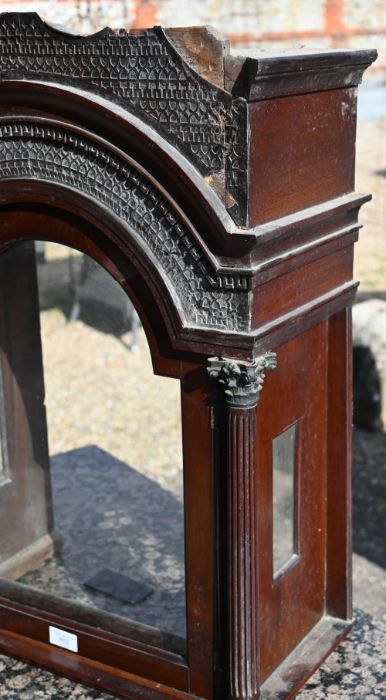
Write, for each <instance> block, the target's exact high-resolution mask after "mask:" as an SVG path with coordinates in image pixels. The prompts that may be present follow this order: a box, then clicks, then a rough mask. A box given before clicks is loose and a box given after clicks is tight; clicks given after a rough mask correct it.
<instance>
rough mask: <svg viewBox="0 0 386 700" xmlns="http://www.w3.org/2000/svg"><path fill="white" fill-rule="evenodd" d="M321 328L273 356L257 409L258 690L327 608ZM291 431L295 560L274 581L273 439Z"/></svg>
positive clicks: (324, 390) (323, 328) (323, 347)
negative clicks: (294, 438) (274, 366)
mask: <svg viewBox="0 0 386 700" xmlns="http://www.w3.org/2000/svg"><path fill="white" fill-rule="evenodd" d="M326 418H327V323H326V322H323V323H320V324H318V325H317V326H314V327H313V328H311V329H310V330H309V331H307V332H305V333H303V334H301V335H300V336H297V337H296V338H295V339H294V340H291V341H290V342H288V343H286V344H285V345H283V346H281V347H279V348H278V349H277V369H276V370H275V371H274V372H272V373H270V374H269V376H267V377H266V380H265V384H264V387H263V390H262V392H261V398H260V403H259V404H258V406H257V437H256V440H257V447H256V480H257V488H256V499H257V514H258V528H259V538H258V541H259V569H260V570H259V620H258V635H259V646H260V682H261V683H262V682H264V680H265V679H266V678H267V677H268V676H269V675H270V674H271V673H272V671H273V670H274V669H275V668H276V666H278V664H279V663H280V662H281V661H282V660H283V659H284V658H285V657H286V656H287V655H288V654H289V653H290V651H292V650H293V648H294V647H295V646H296V645H297V644H298V643H299V642H300V641H301V639H302V638H303V637H304V636H305V635H306V634H307V633H308V632H309V631H310V630H311V629H312V628H313V627H314V626H315V625H316V624H317V622H318V621H319V619H320V618H321V617H322V615H323V612H324V603H325V541H326V511H325V497H326V442H327V435H326V425H327V423H326ZM294 423H297V426H298V428H297V430H298V440H297V443H298V444H297V450H296V470H295V488H294V492H295V503H296V504H297V505H296V508H295V510H296V511H297V518H295V528H296V531H297V537H296V538H295V539H297V541H298V542H297V547H296V549H297V558H296V557H293V558H292V560H291V563H290V564H289V565H288V567H287V568H286V569H285V570H284V572H283V573H281V575H280V576H278V577H277V578H275V579H274V576H273V573H274V572H273V527H272V519H273V446H272V444H273V439H274V438H275V437H277V436H278V435H279V434H281V433H282V432H283V431H284V430H286V429H287V428H288V427H289V426H291V425H293V424H294Z"/></svg>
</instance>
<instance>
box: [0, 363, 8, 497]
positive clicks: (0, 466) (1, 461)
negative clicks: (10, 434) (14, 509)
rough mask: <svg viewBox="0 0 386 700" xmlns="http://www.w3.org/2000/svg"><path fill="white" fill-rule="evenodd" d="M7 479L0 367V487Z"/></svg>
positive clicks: (5, 436)
mask: <svg viewBox="0 0 386 700" xmlns="http://www.w3.org/2000/svg"><path fill="white" fill-rule="evenodd" d="M8 479H9V469H8V452H7V433H6V430H5V417H4V391H3V378H2V372H1V365H0V486H1V485H2V484H3V483H4V482H6V481H7V480H8Z"/></svg>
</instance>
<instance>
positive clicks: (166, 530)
mask: <svg viewBox="0 0 386 700" xmlns="http://www.w3.org/2000/svg"><path fill="white" fill-rule="evenodd" d="M25 245H26V246H28V245H31V244H29V243H26V244H25ZM17 250H18V251H19V252H18V255H19V256H20V246H18V249H17ZM15 254H16V250H15ZM10 256H11V253H10V251H8V253H7V257H8V263H7V264H8V265H9V264H10V262H11V257H10ZM36 259H37V276H38V290H39V303H40V314H39V315H40V329H41V339H42V349H43V364H44V385H45V404H46V409H47V425H48V442H49V460H48V455H47V468H46V469H45V467H44V445H45V440H46V437H45V435H46V433H45V421H44V408H43V407H42V406H40V407H39V405H38V404H39V401H37V400H36V402H35V404H34V409H33V411H35V414H36V413H38V412H39V411H40V410H42V411H43V413H42V416H43V418H40V419H39V420H38V419H37V418H36V417H35V418H34V420H33V421H32V426H31V420H30V421H29V425H30V426H31V427H30V429H31V433H32V442H33V443H34V450H33V453H34V455H35V456H34V459H36V463H33V464H32V466H30V467H28V469H30V470H32V471H34V470H35V475H36V474H37V473H38V472H39V474H40V477H39V478H41V473H42V472H44V471H46V472H47V473H46V482H45V487H44V488H45V494H44V496H42V493H41V492H40V493H38V490H37V489H32V488H30V489H29V495H28V503H25V504H24V506H22V508H23V513H20V520H23V522H24V525H23V526H24V527H27V528H28V511H29V512H30V513H32V512H33V511H34V510H35V511H39V513H42V512H45V513H46V520H45V532H44V527H43V525H41V526H40V531H39V533H37V534H38V535H39V537H40V538H41V537H42V536H43V540H44V536H46V539H45V540H44V541H45V542H47V536H48V539H49V537H50V536H51V535H53V539H54V542H55V548H54V552H53V553H52V552H48V555H46V557H45V558H44V557H43V560H42V556H41V555H40V562H39V561H36V559H37V558H39V557H36V556H35V559H34V558H33V557H31V559H30V561H29V562H28V558H27V562H26V560H25V552H26V551H27V549H28V547H30V546H32V548H33V547H35V544H36V542H37V541H38V537H36V538H35V539H34V541H33V542H31V544H29V543H27V545H28V546H27V549H26V548H25V547H23V550H22V546H21V545H19V549H17V548H16V551H15V553H13V552H12V556H13V558H12V561H15V557H16V559H17V558H18V557H19V560H20V558H22V559H23V565H22V566H21V567H20V566H19V568H17V567H16V574H15V568H13V569H12V571H11V570H10V569H9V571H10V573H9V575H7V574H6V573H5V574H4V573H3V579H2V580H1V582H0V592H2V593H3V594H5V595H7V596H8V597H13V598H15V599H17V600H25V601H28V602H30V603H32V604H33V605H35V606H37V607H40V606H42V607H44V608H46V609H52V610H53V611H54V612H57V613H58V612H62V613H63V614H66V615H67V616H70V617H74V618H76V619H78V620H79V621H84V622H86V623H90V624H94V625H97V626H100V627H101V628H104V629H108V630H112V631H115V632H117V633H120V634H125V635H127V636H130V637H136V638H138V639H140V640H142V641H149V642H150V643H152V644H155V645H158V646H162V647H166V648H168V649H172V650H174V651H177V652H180V653H184V651H185V636H186V629H185V628H186V615H185V580H184V526H183V502H182V436H181V410H180V383H179V381H178V380H177V379H170V378H165V377H158V376H155V375H154V374H153V370H152V365H151V359H150V353H149V349H148V346H147V342H146V338H145V335H144V332H143V329H142V328H141V327H140V324H139V319H138V317H137V315H136V313H135V311H134V308H133V306H132V304H131V302H130V301H129V300H128V298H127V296H126V294H125V293H124V292H123V290H122V288H121V287H120V286H119V285H118V284H117V283H116V282H115V281H114V280H113V278H112V277H111V276H110V275H109V274H108V273H107V272H106V271H105V270H104V269H102V268H101V267H100V266H99V265H98V264H97V263H95V262H94V261H93V260H91V258H89V257H87V256H84V255H82V254H80V253H78V252H76V251H74V250H70V249H69V248H66V247H64V246H59V245H55V244H51V243H48V244H41V243H40V244H39V246H36ZM32 263H33V264H34V260H33V258H32ZM18 265H19V268H18V267H15V270H16V272H17V270H19V272H18V273H17V274H20V275H21V274H22V270H20V262H19V263H18ZM19 293H20V294H22V292H21V291H20V292H19ZM32 296H33V291H32V289H31V288H30V291H29V295H28V297H29V298H28V300H24V301H23V303H24V302H25V303H28V304H29V308H30V306H31V304H32V303H33V302H32V301H31V299H32ZM20 303H21V301H20V300H19V306H20ZM35 305H37V300H36V304H35ZM39 315H38V312H37V319H39ZM28 317H29V318H30V317H31V312H29V316H28ZM35 325H36V324H35ZM37 325H39V324H37ZM27 332H28V331H27V330H25V331H22V333H21V337H19V338H18V343H19V345H20V343H23V342H27V340H26V338H25V335H26V334H27ZM32 332H34V329H32V330H31V333H32ZM38 337H39V328H37V338H38ZM37 345H38V341H37V340H36V338H35V340H34V347H35V348H36V346H37ZM37 350H39V348H37ZM4 354H5V355H6V354H7V350H6V349H4V348H3V356H4ZM25 354H26V352H25ZM39 357H40V351H39ZM27 360H28V357H27V356H26V358H25V361H26V362H27ZM39 361H40V360H39V358H38V359H37V360H36V363H35V364H36V368H37V369H36V371H37V372H39ZM19 362H21V363H22V361H21V360H20V361H19ZM30 362H31V361H30ZM14 364H15V367H14V373H16V372H19V374H20V373H22V374H23V372H25V371H27V370H24V369H23V367H22V365H20V366H19V365H18V364H17V363H16V361H15V363H14ZM17 367H19V369H17ZM29 371H30V370H29ZM23 376H24V374H23ZM29 381H32V380H29ZM34 381H35V380H34ZM34 386H35V384H34ZM35 394H36V396H37V395H38V392H35ZM6 398H7V397H6ZM29 400H30V401H33V399H32V398H30V399H29ZM43 401H44V389H43V390H42V398H41V400H40V403H41V404H43ZM6 406H7V403H6ZM18 429H19V426H18V424H17V422H16V423H15V424H14V425H13V426H12V430H13V431H14V434H15V435H16V436H17V434H18ZM38 443H39V449H40V453H39V454H40V457H39V458H37V457H36V454H37V452H39V450H37V449H36V448H35V446H36V444H38ZM26 449H27V448H26ZM31 459H32V458H31ZM12 468H13V464H12V463H11V470H12ZM25 478H27V477H25ZM28 478H29V477H28ZM23 479H24V476H23V475H21V476H20V478H19V481H17V483H16V488H18V489H19V491H20V493H21V492H22V490H23V488H25V487H23V483H24V482H23ZM39 499H40V500H39ZM0 507H1V508H3V516H2V517H3V518H4V515H5V511H6V507H7V506H6V504H5V503H1V502H0ZM31 521H32V518H31ZM34 522H35V523H36V517H35V518H34ZM43 540H42V541H43ZM20 541H22V540H20ZM25 541H26V540H25V537H24V540H23V542H25ZM39 541H40V540H39ZM0 548H1V544H0ZM0 554H1V553H0ZM1 559H2V560H3V559H4V556H1ZM4 567H5V568H4ZM2 571H3V572H4V571H6V562H5V563H4V561H3V564H2ZM6 578H7V579H10V578H13V579H16V580H17V581H18V583H17V584H16V583H9V581H6V580H5V579H6ZM20 584H23V585H20ZM144 624H145V625H149V626H151V627H152V628H154V629H153V630H149V629H147V628H145V627H143V625H144Z"/></svg>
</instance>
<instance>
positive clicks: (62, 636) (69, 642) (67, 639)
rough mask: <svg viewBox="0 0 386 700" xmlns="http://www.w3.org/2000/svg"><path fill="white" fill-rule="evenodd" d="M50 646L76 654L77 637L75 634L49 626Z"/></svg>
mask: <svg viewBox="0 0 386 700" xmlns="http://www.w3.org/2000/svg"><path fill="white" fill-rule="evenodd" d="M50 644H55V646H57V647H62V649H68V651H75V652H76V653H78V637H77V636H76V634H71V632H65V631H64V630H59V629H58V628H57V627H51V626H50Z"/></svg>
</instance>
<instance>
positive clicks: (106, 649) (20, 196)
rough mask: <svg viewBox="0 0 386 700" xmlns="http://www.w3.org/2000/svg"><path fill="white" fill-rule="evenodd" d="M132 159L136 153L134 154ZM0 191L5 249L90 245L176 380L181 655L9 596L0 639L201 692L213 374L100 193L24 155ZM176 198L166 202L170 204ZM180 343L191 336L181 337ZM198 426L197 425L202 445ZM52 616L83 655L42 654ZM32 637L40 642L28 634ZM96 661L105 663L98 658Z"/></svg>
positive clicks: (16, 120) (98, 670)
mask: <svg viewBox="0 0 386 700" xmlns="http://www.w3.org/2000/svg"><path fill="white" fill-rule="evenodd" d="M90 109H91V108H90ZM5 124H8V125H10V124H11V125H12V124H13V125H15V127H17V126H18V125H20V124H24V125H25V126H26V127H27V125H28V124H29V125H31V124H35V125H37V128H38V129H40V128H41V127H42V125H44V126H45V127H46V128H48V127H49V128H51V129H54V128H57V129H58V128H59V129H61V130H62V132H64V130H65V129H66V130H67V133H68V134H74V133H75V134H76V136H77V137H78V138H79V132H80V129H79V128H77V129H72V128H70V127H69V126H68V125H65V126H63V124H62V123H61V124H60V126H58V125H57V123H56V122H55V124H54V125H53V122H52V119H51V120H47V119H46V118H44V119H42V117H41V116H39V117H35V116H34V115H31V116H29V117H28V119H26V118H24V119H21V118H20V116H13V117H11V118H9V117H7V118H3V119H2V120H0V129H1V127H2V126H3V127H4V125H5ZM83 133H84V132H83ZM27 139H28V135H27ZM20 145H21V141H20ZM103 146H104V147H105V148H107V147H108V144H106V142H105V141H103ZM111 151H112V157H116V152H117V149H116V148H114V147H112V148H111ZM126 158H127V156H126ZM130 161H131V163H132V159H130ZM29 167H30V166H29ZM137 168H138V172H139V173H140V174H141V175H142V174H143V173H144V169H143V168H141V167H140V166H136V170H137ZM166 174H167V173H166ZM15 175H16V173H15ZM28 175H29V176H28ZM148 178H149V181H150V182H151V183H152V184H153V183H156V186H157V188H158V191H160V192H161V194H163V195H164V196H165V197H167V198H168V200H169V202H170V197H169V196H168V195H167V194H166V192H165V190H164V188H163V186H162V185H160V184H159V183H158V181H156V180H155V178H154V177H152V176H148ZM188 193H189V192H188ZM0 201H1V207H0V245H1V249H2V250H4V251H5V250H7V249H8V247H9V246H12V245H13V244H17V242H20V241H23V240H31V239H39V240H50V241H53V242H56V243H61V244H64V245H67V246H70V247H73V248H76V249H77V250H79V251H81V252H83V253H85V254H87V255H90V256H91V257H92V258H94V259H95V260H96V261H97V262H99V263H100V264H101V265H102V266H103V267H105V269H107V270H108V272H110V274H111V275H112V276H113V277H114V278H115V279H116V280H117V281H118V282H119V284H120V285H121V286H122V288H123V289H124V291H125V292H126V293H127V294H128V295H129V296H130V298H131V300H132V301H133V303H134V305H135V307H136V309H137V311H138V313H139V315H140V317H141V320H142V322H143V324H144V327H145V331H146V335H147V338H148V342H149V347H150V350H151V356H152V362H153V367H154V371H155V372H156V373H158V374H162V375H164V376H170V377H175V378H178V379H179V380H180V381H181V397H182V417H183V443H184V446H183V452H184V502H185V539H186V599H187V657H186V658H183V657H180V656H178V655H176V654H175V653H172V652H168V651H165V650H161V649H157V648H156V647H155V646H152V645H151V643H149V644H146V643H144V642H143V640H141V641H138V640H136V639H135V638H133V639H132V640H129V639H127V638H124V637H119V636H118V635H114V634H112V633H109V632H105V633H103V632H101V631H100V630H96V629H91V628H90V627H88V628H87V626H86V627H85V626H84V625H81V624H80V625H79V624H76V623H74V621H73V620H68V619H66V618H65V617H63V618H62V619H61V618H59V617H58V616H57V615H55V614H52V612H51V613H48V612H43V611H42V610H39V613H38V614H37V613H36V610H34V609H33V608H32V609H31V607H30V606H28V605H27V604H26V603H25V602H24V603H20V602H19V603H18V602H16V601H14V602H12V601H10V600H5V599H4V600H2V604H3V606H5V607H2V627H3V630H4V644H5V646H6V647H7V648H8V650H9V652H10V653H12V651H13V649H14V643H15V640H16V639H18V653H22V651H23V646H24V645H25V647H24V648H25V649H26V648H27V646H28V653H27V656H28V657H29V658H31V659H32V660H34V661H37V662H38V663H41V664H42V665H44V664H49V665H50V666H51V665H52V666H54V667H55V668H57V669H58V670H61V671H62V672H64V673H68V674H69V675H74V676H76V677H78V678H82V679H83V680H84V681H88V682H90V681H91V682H92V679H93V678H94V677H95V674H97V675H98V677H99V678H100V679H101V680H100V682H101V684H102V685H105V687H108V688H110V689H111V690H116V691H117V692H124V693H125V694H129V693H131V692H137V687H138V688H139V687H140V685H139V683H138V686H137V681H136V679H135V676H141V677H143V678H145V679H146V682H144V681H143V680H141V686H142V683H145V686H149V689H148V691H147V692H148V693H149V695H148V697H152V691H151V690H150V688H151V687H152V684H157V686H159V685H160V684H161V685H160V687H161V686H162V685H165V686H171V687H172V688H174V689H176V690H175V692H178V691H181V692H180V693H178V696H181V697H183V693H184V692H188V691H189V692H194V694H197V695H200V694H201V695H203V694H204V692H207V690H204V689H205V688H206V689H208V688H211V687H212V688H213V687H214V683H215V673H214V670H213V668H214V654H215V638H216V636H217V632H216V630H215V606H216V557H217V555H216V544H215V521H214V514H213V503H214V502H215V498H216V497H215V486H214V482H215V474H214V471H213V464H214V459H213V448H212V441H213V436H212V430H211V413H210V406H209V402H208V396H209V394H210V390H211V381H210V378H209V376H208V373H207V369H206V361H205V355H204V354H203V352H202V351H201V353H193V352H192V351H186V352H185V353H184V355H181V351H179V352H177V351H176V348H175V347H173V346H174V345H175V344H176V343H177V347H178V345H179V344H180V343H179V342H178V333H179V330H181V328H182V323H181V318H180V316H179V309H178V307H177V308H174V310H173V304H174V302H175V297H174V298H173V294H172V293H171V291H170V289H169V288H168V285H167V284H165V278H162V274H160V270H159V269H157V261H156V260H155V259H152V258H151V257H150V256H147V255H146V253H145V252H144V248H143V245H142V246H141V240H140V239H139V237H138V236H137V235H136V233H135V230H133V228H132V227H130V226H128V225H127V224H126V222H125V221H123V220H122V219H120V218H119V217H118V216H117V215H116V213H115V212H114V211H112V210H111V209H109V208H108V207H107V206H106V205H105V204H104V203H101V202H99V201H98V200H97V199H96V198H95V197H92V196H90V194H89V193H87V192H86V193H85V192H82V191H81V189H75V188H74V187H73V186H68V185H66V184H63V183H60V182H55V181H54V180H51V181H49V180H48V179H46V178H37V177H36V176H34V175H33V174H32V173H31V174H29V173H28V172H25V171H23V165H22V163H20V169H19V174H18V175H16V176H15V177H9V178H4V179H3V180H2V189H1V195H0ZM173 205H174V203H173V202H172V204H171V206H173ZM174 206H175V211H176V218H177V217H178V220H181V221H182V222H183V223H184V224H185V223H186V224H187V225H189V222H188V219H187V217H184V216H183V214H182V212H181V213H180V211H181V210H180V209H179V207H178V206H177V205H174ZM1 249H0V254H1ZM161 272H162V271H161ZM181 344H182V346H183V345H185V344H186V345H187V343H186V342H185V341H184V340H182V342H181ZM160 400H162V397H161V398H160ZM192 426H194V429H193V430H192ZM196 431H197V433H198V434H200V446H199V449H197V448H198V446H197V444H196ZM193 445H194V449H193ZM198 504H199V505H198ZM198 512H199V517H198V516H197V513H198ZM198 543H199V544H198ZM32 598H33V597H32ZM49 623H51V624H56V625H59V626H60V627H61V628H63V629H67V630H68V631H73V632H76V634H77V635H78V638H79V649H80V653H79V656H74V655H71V654H70V655H68V654H66V652H63V653H61V652H60V651H59V650H52V649H51V650H50V652H49V654H47V651H46V650H45V649H44V648H43V645H42V644H40V645H39V642H40V643H42V642H44V641H45V640H46V638H47V629H48V624H49ZM19 635H21V636H19ZM23 638H24V639H25V641H24V642H23ZM28 638H30V641H28ZM33 639H34V640H36V643H32V640H33ZM48 657H49V658H48ZM101 664H102V665H103V666H104V667H102V666H99V665H101ZM107 666H111V667H113V668H114V671H112V670H110V671H109V670H106V667H107ZM119 669H120V670H121V671H122V672H124V683H123V680H122V681H120V680H119ZM130 673H131V674H132V676H133V677H132V678H131V677H130ZM141 692H142V691H141Z"/></svg>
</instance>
